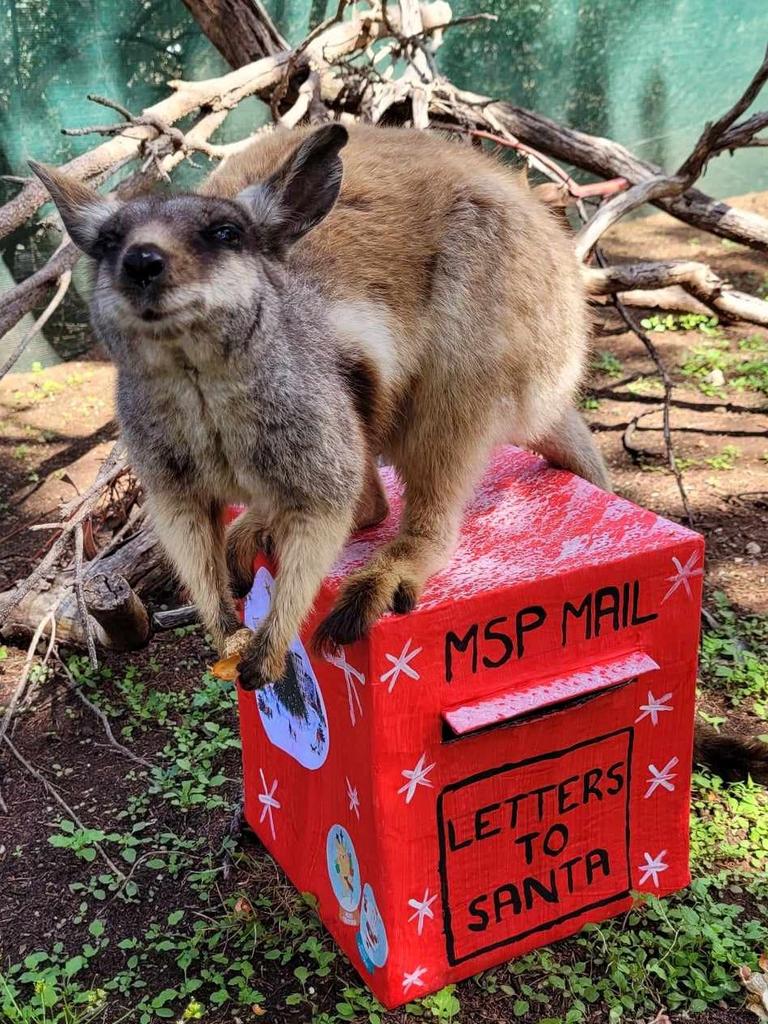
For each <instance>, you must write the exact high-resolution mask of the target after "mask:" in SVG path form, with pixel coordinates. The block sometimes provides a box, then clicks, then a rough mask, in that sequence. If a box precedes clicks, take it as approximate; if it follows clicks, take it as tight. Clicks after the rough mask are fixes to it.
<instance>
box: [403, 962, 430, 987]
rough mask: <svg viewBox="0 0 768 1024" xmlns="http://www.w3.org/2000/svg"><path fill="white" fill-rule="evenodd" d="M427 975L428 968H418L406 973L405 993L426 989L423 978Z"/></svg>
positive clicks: (404, 979) (404, 981)
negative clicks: (413, 989)
mask: <svg viewBox="0 0 768 1024" xmlns="http://www.w3.org/2000/svg"><path fill="white" fill-rule="evenodd" d="M426 973H427V968H426V967H417V968H416V970H415V971H406V972H405V974H404V975H403V992H407V991H408V990H409V989H411V988H424V982H423V981H422V978H423V977H424V975H425V974H426Z"/></svg>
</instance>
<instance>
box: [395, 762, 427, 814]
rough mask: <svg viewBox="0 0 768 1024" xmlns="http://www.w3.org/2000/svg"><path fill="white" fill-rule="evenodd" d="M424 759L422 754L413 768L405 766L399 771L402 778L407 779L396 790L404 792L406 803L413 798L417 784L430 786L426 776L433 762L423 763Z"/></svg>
mask: <svg viewBox="0 0 768 1024" xmlns="http://www.w3.org/2000/svg"><path fill="white" fill-rule="evenodd" d="M426 760H427V755H426V754H422V755H421V757H420V758H419V760H418V761H417V762H416V767H415V768H405V769H404V770H403V771H401V772H400V774H401V775H402V776H403V778H404V779H407V780H408V781H407V782H404V783H403V785H402V786H401V787H400V789H398V791H397V792H398V793H405V802H406V803H407V804H409V803H410V802H411V800H413V794H414V793H415V792H416V787H417V786H429V787H431V786H432V783H431V782H430V781H429V779H428V778H427V776H428V775H429V773H430V772H431V771H432V769H433V768H434V767H435V763H434V761H433V762H432V764H428V765H425V763H424V762H425V761H426Z"/></svg>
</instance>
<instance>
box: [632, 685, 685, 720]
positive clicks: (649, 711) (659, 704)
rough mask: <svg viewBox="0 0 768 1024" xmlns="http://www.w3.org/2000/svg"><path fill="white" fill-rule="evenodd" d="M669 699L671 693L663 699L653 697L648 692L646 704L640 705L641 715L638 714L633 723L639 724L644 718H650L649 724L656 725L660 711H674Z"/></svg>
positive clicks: (666, 694)
mask: <svg viewBox="0 0 768 1024" xmlns="http://www.w3.org/2000/svg"><path fill="white" fill-rule="evenodd" d="M671 697H672V694H671V693H665V694H664V696H663V697H654V696H653V693H652V692H651V691H650V690H649V691H648V703H647V704H641V705H640V711H641V712H642V714H639V715H638V716H637V718H636V719H635V723H637V722H641V721H642V720H643V719H644V718H648V717H649V716H650V719H651V723H652V724H653V725H658V724H659V712H660V711H674V710H675V709H674V708H673V707H672V705H671V704H670V703H669V701H670V699H671Z"/></svg>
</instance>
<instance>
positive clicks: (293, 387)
mask: <svg viewBox="0 0 768 1024" xmlns="http://www.w3.org/2000/svg"><path fill="white" fill-rule="evenodd" d="M345 142H347V144H346V146H345ZM343 146H344V147H345V148H344V150H343V154H342V156H343V160H342V159H341V158H340V156H339V150H340V149H341V148H342V147H343ZM342 164H343V179H342V177H341V174H342ZM40 173H41V176H42V177H43V180H45V181H46V184H48V186H49V188H50V189H51V191H52V194H53V195H54V197H55V198H57V201H58V202H59V204H60V207H61V208H62V212H63V214H64V211H65V210H66V212H67V215H66V216H65V221H66V220H69V222H71V225H70V230H73V231H75V232H77V231H80V238H81V239H82V243H81V244H82V245H83V247H84V248H85V249H86V251H90V252H91V254H92V255H95V256H96V258H97V259H99V267H98V273H97V278H96V289H95V295H94V302H93V304H92V305H93V309H94V323H95V324H96V326H97V329H98V330H99V333H100V335H101V336H102V338H104V339H105V340H106V343H107V344H108V346H109V347H110V351H111V352H112V353H113V355H114V356H115V359H116V360H117V361H118V363H119V365H120V368H121V372H120V377H119V379H120V382H121V383H120V396H121V422H122V424H123V429H124V432H125V433H126V436H127V437H128V440H129V445H130V447H131V452H132V457H133V458H134V460H135V461H136V462H137V465H139V468H140V471H141V473H142V476H143V478H144V479H145V482H146V483H147V484H148V487H149V489H150V492H154V498H153V503H154V507H155V511H156V520H157V522H158V525H159V529H160V533H161V537H162V539H163V541H164V543H165V544H166V546H167V547H168V549H169V551H170V553H171V556H172V558H173V560H174V564H175V565H176V566H177V568H178V570H179V573H180V575H181V576H182V578H183V579H184V580H185V582H187V584H188V585H189V587H190V589H191V590H192V593H193V595H194V598H195V600H196V601H197V602H198V604H199V605H200V607H201V612H202V614H203V616H204V619H205V621H206V623H207V624H208V626H209V628H210V629H211V630H212V631H213V633H214V636H215V637H216V638H217V639H219V640H220V639H221V637H222V635H223V632H225V631H226V628H227V627H228V625H229V623H230V621H231V615H232V605H231V599H230V597H229V595H228V593H227V592H226V591H227V588H226V586H225V583H224V576H225V573H226V572H227V568H226V564H225V559H224V556H223V554H222V553H221V541H220V537H219V535H218V532H217V529H216V527H215V524H214V522H213V518H212V509H214V508H216V507H218V504H219V503H220V502H222V501H226V500H242V501H246V502H247V503H248V504H249V506H250V508H249V511H248V513H246V515H245V516H243V517H242V518H241V519H240V520H239V521H238V523H236V524H235V525H234V526H233V527H232V528H231V530H230V532H229V539H228V557H227V560H226V563H228V572H229V575H230V576H231V578H232V580H233V583H234V585H235V587H236V589H238V590H242V589H243V588H244V587H246V586H247V585H248V583H249V580H250V573H251V563H252V558H253V555H254V553H255V550H256V548H257V547H258V546H259V545H262V546H263V545H264V544H267V543H270V544H272V545H273V547H274V550H275V553H276V556H277V559H278V563H279V573H278V580H277V587H276V590H275V595H274V601H273V605H272V609H271V611H270V613H269V616H268V617H267V619H266V621H265V622H264V623H263V624H262V626H261V627H260V629H259V632H258V634H257V636H256V637H255V638H254V641H253V644H252V646H251V649H250V650H249V652H248V654H247V656H246V658H245V660H244V662H243V665H242V669H241V681H242V682H243V683H244V684H245V685H250V686H254V685H262V684H263V683H264V682H266V681H268V680H270V679H274V678H276V676H277V675H279V674H280V672H281V670H282V665H283V663H284V659H285V656H286V652H287V649H288V644H289V643H290V640H291V638H292V636H293V635H294V634H295V633H296V631H297V630H298V628H299V627H300V625H301V622H302V621H303V619H304V618H305V616H306V615H307V613H308V611H309V609H310V607H311V605H312V601H313V599H314V596H315V594H316V592H317V588H318V586H319V584H320V581H321V580H322V578H323V576H324V575H325V573H326V572H327V571H328V568H329V567H330V565H331V563H332V562H333V560H334V558H335V557H336V556H337V554H338V552H339V549H340V547H341V545H342V544H343V542H344V540H345V538H346V537H347V535H348V534H349V531H350V529H351V528H352V526H353V524H357V525H365V524H368V523H372V522H377V521H379V520H380V519H381V518H382V517H383V516H384V515H385V514H386V497H385V495H384V493H383V490H382V487H381V482H380V480H379V477H378V471H377V469H376V461H377V459H378V457H380V456H383V457H384V458H385V459H387V460H388V461H389V462H391V463H392V464H393V465H395V466H396V467H397V469H398V471H399V472H400V475H401V477H402V479H403V482H404V485H405V497H406V503H405V512H404V516H403V521H402V524H401V528H400V534H399V536H398V537H397V538H396V539H395V540H394V541H392V542H391V543H390V544H388V545H385V546H384V547H383V548H382V549H381V550H380V551H379V552H377V554H376V555H375V556H374V558H373V559H372V561H371V563H370V564H369V565H368V566H367V567H366V568H365V569H363V570H362V571H361V572H359V573H357V574H356V575H355V576H354V577H353V578H352V579H351V580H349V581H348V585H347V587H346V588H345V590H344V592H343V593H342V595H341V596H340V598H339V601H338V605H337V608H336V609H335V610H334V611H333V612H332V613H331V615H330V617H329V618H328V619H327V620H326V622H325V623H323V624H322V626H321V628H320V630H319V632H318V640H319V642H320V643H322V644H325V645H329V646H332V645H335V644H339V643H346V642H350V641H353V640H355V639H357V638H358V637H360V636H361V635H362V634H363V633H364V632H365V631H366V630H367V629H369V628H370V627H371V625H372V624H373V623H374V622H375V620H376V618H377V617H378V616H379V615H381V614H382V613H383V612H385V611H386V610H388V609H389V610H393V611H396V612H400V613H402V612H405V611H408V610H409V609H411V608H412V607H413V606H414V604H415V603H416V602H417V600H418V597H419V595H420V593H421V591H422V589H423V587H424V584H425V582H426V580H427V579H428V577H429V576H430V575H431V574H432V573H433V572H435V571H436V570H437V569H438V568H440V567H441V566H442V565H443V564H444V563H445V561H446V559H447V558H448V557H449V555H450V552H451V549H452V547H453V544H454V542H455V539H456V534H457V531H458V527H459V523H460V519H461V514H462V509H463V507H464V504H465V502H466V500H467V498H468V496H469V495H470V493H471V490H472V487H473V486H474V483H475V480H476V478H477V476H478V474H479V473H480V471H481V470H482V468H483V466H484V464H485V462H486V459H487V457H488V454H489V452H490V449H491V448H492V447H493V446H494V445H495V444H498V443H501V442H505V443H507V442H514V443H518V444H522V445H527V446H529V447H533V448H536V449H537V450H539V451H541V452H543V453H544V454H546V455H547V456H548V457H550V458H552V459H554V460H556V461H557V462H558V463H559V464H560V465H562V466H564V467H565V468H568V469H572V470H573V471H574V472H577V473H580V474H581V475H583V476H584V477H586V478H587V479H590V480H592V481H593V482H595V483H597V484H598V485H600V486H604V487H605V486H608V482H607V476H606V472H605V467H604V465H603V462H602V459H601V458H600V455H599V453H598V451H597V449H596V448H595V446H594V443H593V442H592V439H591V437H590V434H589V431H588V430H587V428H586V426H585V425H584V423H583V421H582V420H581V418H580V417H579V415H578V413H577V411H576V408H575V405H574V402H575V399H576V395H577V390H578V386H579V380H580V377H581V374H582V371H583V367H584V362H585V356H586V346H587V334H588V323H587V314H586V303H585V298H584V294H583V289H582V284H581V278H580V272H579V267H578V265H577V262H576V259H575V256H574V254H573V251H572V243H571V241H570V239H569V237H568V235H567V234H566V232H565V231H564V230H563V229H562V227H561V225H559V224H558V223H557V220H556V218H555V216H554V215H553V214H552V212H551V211H550V210H548V209H547V207H546V206H545V205H544V204H543V203H542V202H541V201H540V200H539V199H537V197H536V196H535V194H534V193H533V192H532V191H531V190H530V189H529V188H528V187H527V185H526V183H525V181H524V179H523V178H521V177H520V176H518V175H516V174H514V173H512V172H510V171H509V170H508V169H507V168H505V167H504V166H503V165H502V164H500V163H497V162H495V161H493V160H491V159H489V158H488V157H486V156H485V155H483V154H481V153H478V152H477V151H476V150H474V149H472V148H469V147H466V146H464V145H461V144H458V143H456V142H454V141H450V142H449V141H447V140H445V139H443V138H441V137H440V136H439V135H436V134H432V133H422V132H415V131H411V130H400V129H384V128H370V127H362V126H356V127H352V128H350V130H349V138H348V140H347V137H346V133H345V132H344V130H343V129H342V128H340V127H339V126H338V125H329V126H326V127H325V128H323V129H320V130H319V131H317V132H312V131H311V130H310V129H300V130H296V131H293V132H288V131H277V132H274V133H272V134H269V135H265V136H263V137H260V138H259V139H258V140H257V141H256V142H255V143H254V144H253V145H252V146H250V147H249V148H248V149H247V150H244V151H243V152H241V153H239V154H237V155H235V156H233V157H231V158H230V159H229V160H228V161H227V162H226V163H225V164H224V165H223V166H222V167H221V168H219V169H218V170H217V171H216V172H215V173H214V174H213V175H211V177H210V178H209V179H208V181H207V182H206V183H205V184H204V185H203V187H202V190H201V193H202V194H201V195H200V196H198V197H196V198H195V197H191V196H186V197H184V196H182V197H177V198H171V199H168V200H165V199H161V198H158V199H156V200H150V201H142V202H140V203H135V204H127V206H125V207H119V208H117V209H115V207H114V205H112V206H110V207H109V209H106V204H101V205H102V206H105V209H104V210H103V212H101V209H100V205H99V200H98V197H97V196H96V195H95V193H89V192H88V190H86V192H85V193H84V192H83V191H82V190H78V189H74V187H72V188H70V186H69V184H68V182H67V180H66V179H64V180H62V178H61V176H57V175H56V173H55V172H51V171H50V170H47V169H42V170H41V171H40ZM340 182H341V190H340V193H339V183H340ZM70 191H71V192H72V196H70V195H69V193H70ZM337 194H338V201H336V202H335V205H334V200H336V198H337ZM78 211H79V212H78ZM121 218H122V221H121ZM226 220H233V221H235V222H237V223H239V224H240V227H239V229H238V230H239V231H240V232H241V235H242V244H241V245H240V246H239V247H235V249H234V250H233V249H232V247H228V246H227V245H220V244H219V243H212V242H211V241H210V239H209V240H206V239H207V238H208V235H209V234H210V232H211V230H215V226H216V224H217V223H221V222H222V221H226ZM110 231H112V232H113V234H114V235H117V236H119V238H120V241H119V244H118V245H117V247H115V246H113V247H112V250H111V251H112V252H113V255H111V256H110V255H108V254H107V255H105V250H104V248H103V247H104V245H105V242H104V238H105V235H106V236H108V235H109V232H110ZM73 237H74V236H73ZM107 241H108V239H107ZM137 243H141V245H142V246H144V245H152V246H155V247H159V249H160V251H161V252H162V254H163V258H164V259H165V260H166V263H167V267H166V270H165V272H164V275H165V276H164V278H163V279H162V283H161V284H158V285H157V286H155V285H154V284H153V286H152V287H151V288H146V289H145V288H142V289H139V290H138V291H140V294H138V292H137V289H135V288H134V289H133V291H131V288H130V287H129V286H128V284H126V282H125V281H124V279H123V277H124V275H123V276H121V273H122V272H121V265H122V264H121V262H120V261H121V260H122V259H123V254H124V253H125V252H126V251H127V248H128V247H130V246H134V247H135V246H136V244H137ZM147 317H149V318H151V319H152V321H153V322H152V324H150V325H149V326H147V325H146V323H144V322H143V321H144V320H146V319H147ZM155 321H159V322H155ZM182 506H183V507H182Z"/></svg>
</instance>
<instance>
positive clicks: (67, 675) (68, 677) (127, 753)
mask: <svg viewBox="0 0 768 1024" xmlns="http://www.w3.org/2000/svg"><path fill="white" fill-rule="evenodd" d="M54 657H55V659H56V661H57V663H58V665H59V667H60V668H61V670H62V672H63V673H64V681H65V682H66V684H67V686H68V687H69V689H70V690H71V691H72V692H73V693H74V694H75V696H76V697H78V698H79V700H81V701H82V702H83V704H85V706H86V707H87V708H88V710H89V711H91V712H92V713H93V714H94V715H95V716H96V718H98V720H99V721H100V722H101V726H102V728H103V729H104V734H105V735H106V737H107V740H108V741H109V743H110V745H111V746H113V747H114V748H115V750H117V751H119V753H121V754H122V755H123V757H127V758H128V760H130V761H133V762H134V763H135V764H139V765H141V766H142V768H149V769H150V770H151V769H153V768H154V767H155V766H154V765H153V764H152V762H151V761H147V759H146V758H144V757H140V756H139V755H138V754H134V752H133V751H132V750H129V749H128V747H126V746H124V745H123V744H122V743H121V742H120V741H119V740H117V739H115V734H114V733H113V732H112V725H111V724H110V721H109V718H107V716H106V715H105V714H104V712H103V711H102V710H101V708H100V707H98V706H97V705H96V704H94V703H93V701H92V700H91V699H90V698H89V697H87V696H86V695H85V694H84V693H83V691H82V689H81V688H80V687H79V686H78V685H77V683H76V682H75V677H74V676H73V675H72V673H71V672H70V670H69V666H68V665H67V664H66V663H65V661H64V659H63V658H62V657H61V655H60V654H59V653H58V651H57V652H56V653H55V654H54Z"/></svg>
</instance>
